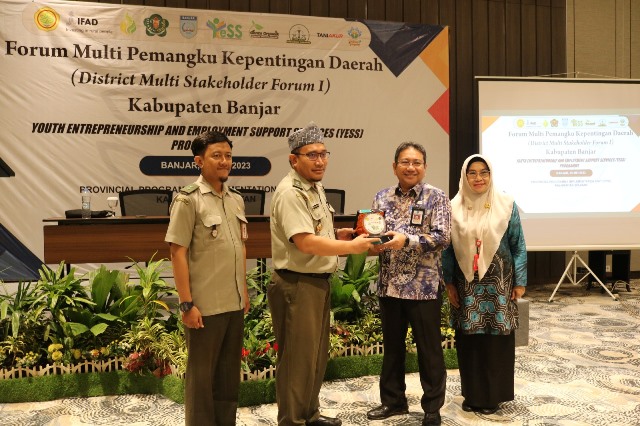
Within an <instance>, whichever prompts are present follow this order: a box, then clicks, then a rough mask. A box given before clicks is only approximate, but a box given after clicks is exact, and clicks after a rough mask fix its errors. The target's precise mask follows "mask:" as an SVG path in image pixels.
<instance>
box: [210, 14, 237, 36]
mask: <svg viewBox="0 0 640 426" xmlns="http://www.w3.org/2000/svg"><path fill="white" fill-rule="evenodd" d="M207 27H209V28H211V31H212V32H213V34H212V35H213V38H224V39H238V40H239V39H241V38H242V25H236V24H227V23H226V22H225V21H223V20H221V19H219V18H214V19H213V20H208V21H207Z"/></svg>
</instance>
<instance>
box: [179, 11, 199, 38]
mask: <svg viewBox="0 0 640 426" xmlns="http://www.w3.org/2000/svg"><path fill="white" fill-rule="evenodd" d="M197 32H198V17H197V16H184V15H181V16H180V34H182V36H183V37H184V38H193V37H195V35H196V33H197Z"/></svg>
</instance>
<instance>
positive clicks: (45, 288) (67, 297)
mask: <svg viewBox="0 0 640 426" xmlns="http://www.w3.org/2000/svg"><path fill="white" fill-rule="evenodd" d="M39 274H40V279H39V280H38V283H37V290H36V291H37V294H38V296H37V298H36V300H35V301H34V302H33V305H34V306H35V307H37V308H36V309H44V310H46V311H47V312H48V313H49V315H46V316H45V317H44V318H45V324H46V325H45V327H46V329H45V333H44V340H45V341H47V340H51V341H52V342H53V343H58V342H63V343H64V345H65V347H69V348H71V347H73V346H74V343H73V336H74V332H73V328H72V327H71V326H70V325H69V324H68V314H69V312H70V311H71V310H73V309H80V310H83V309H88V308H89V307H90V306H92V305H94V303H93V302H92V301H91V300H89V299H88V298H87V290H86V288H85V287H84V286H83V285H82V280H81V279H80V278H77V277H76V275H75V268H71V270H70V271H69V273H68V274H65V265H64V262H60V265H58V268H57V269H56V270H53V269H49V268H44V267H43V268H41V269H40V270H39Z"/></svg>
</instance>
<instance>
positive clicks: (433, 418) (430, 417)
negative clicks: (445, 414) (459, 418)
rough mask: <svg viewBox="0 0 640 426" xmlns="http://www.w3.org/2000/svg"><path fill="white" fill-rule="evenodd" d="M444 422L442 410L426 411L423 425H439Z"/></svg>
mask: <svg viewBox="0 0 640 426" xmlns="http://www.w3.org/2000/svg"><path fill="white" fill-rule="evenodd" d="M440 423H442V418H441V417H440V412H439V411H436V412H435V413H424V419H422V426H437V425H439V424H440Z"/></svg>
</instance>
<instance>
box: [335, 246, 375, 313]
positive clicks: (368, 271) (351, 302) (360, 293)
mask: <svg viewBox="0 0 640 426" xmlns="http://www.w3.org/2000/svg"><path fill="white" fill-rule="evenodd" d="M377 278H378V259H374V260H371V261H367V253H361V254H350V255H348V256H347V261H346V263H345V267H344V269H342V270H338V271H337V272H336V274H334V275H332V277H331V279H330V284H331V314H332V319H333V320H343V321H349V322H355V321H357V320H358V318H360V317H361V316H362V314H363V312H364V311H365V306H366V304H367V302H368V304H371V303H372V302H373V301H372V298H371V295H372V292H371V288H370V287H371V283H372V282H373V281H374V280H375V279H377Z"/></svg>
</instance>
